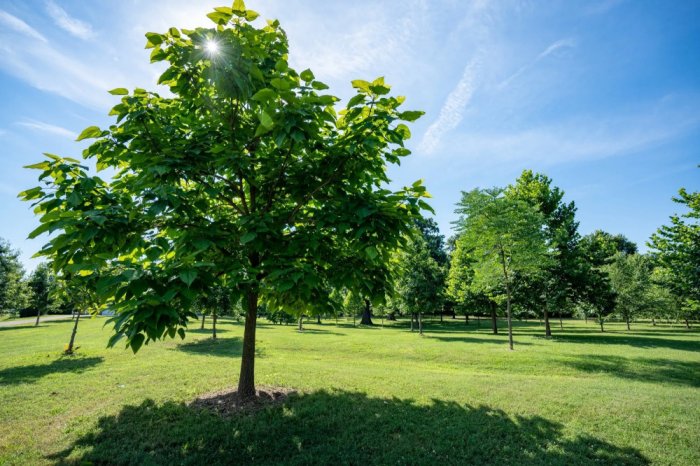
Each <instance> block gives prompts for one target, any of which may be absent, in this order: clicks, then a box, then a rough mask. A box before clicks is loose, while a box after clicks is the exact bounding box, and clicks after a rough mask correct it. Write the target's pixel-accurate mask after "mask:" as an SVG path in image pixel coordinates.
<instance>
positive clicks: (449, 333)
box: [0, 318, 700, 465]
mask: <svg viewBox="0 0 700 466" xmlns="http://www.w3.org/2000/svg"><path fill="white" fill-rule="evenodd" d="M377 322H379V319H377ZM103 323H104V320H103V319H101V318H96V319H92V320H90V319H88V320H85V321H81V324H80V325H81V327H80V330H79V333H78V341H77V344H78V345H79V346H80V347H81V348H80V350H79V351H78V355H77V356H74V357H62V356H61V354H60V353H61V350H62V348H63V344H64V343H65V342H67V340H68V338H69V336H70V330H71V325H72V323H71V322H70V321H68V322H56V323H51V325H46V326H42V327H39V328H25V327H19V328H14V329H12V330H6V331H4V332H2V334H0V399H2V403H0V464H56V463H59V464H62V463H65V464H82V463H86V464H90V463H92V464H207V463H209V464H241V463H243V464H246V463H255V464H312V463H314V464H318V463H326V464H328V463H331V464H435V463H442V464H593V463H595V464H648V463H651V464H687V465H694V464H700V446H699V443H698V438H700V403H698V400H700V333H699V332H698V331H697V330H695V329H693V330H690V331H688V330H685V329H683V328H682V327H671V326H664V327H652V326H651V325H646V324H636V325H634V327H633V330H632V332H627V331H626V330H625V329H624V324H621V323H620V324H617V323H610V324H608V325H607V326H606V333H605V334H601V333H600V332H599V331H598V330H597V327H596V325H595V324H594V323H592V322H591V323H589V324H588V325H586V324H584V323H583V322H577V321H564V330H563V331H562V330H560V329H559V325H558V322H557V325H556V326H553V332H554V338H552V339H545V338H543V327H542V326H541V325H540V323H539V322H536V321H535V322H532V321H531V322H516V323H515V348H516V351H514V352H509V351H508V350H507V344H506V341H507V335H506V333H505V323H504V322H499V330H500V332H501V333H499V334H498V335H493V334H491V331H490V322H488V321H486V320H482V321H481V325H480V327H477V325H476V322H475V321H474V320H472V321H470V324H469V325H465V323H464V320H452V319H445V321H444V322H443V323H440V322H439V321H438V320H437V319H425V322H424V326H425V336H424V337H420V336H419V335H418V334H417V332H415V333H411V332H410V330H409V323H408V321H406V320H400V321H398V322H388V321H385V326H384V327H382V326H380V325H377V326H375V327H371V328H370V327H353V325H352V320H351V319H348V320H342V319H341V320H340V322H339V325H335V323H334V321H333V320H328V321H325V322H324V323H323V324H322V325H317V324H315V323H314V322H312V320H311V319H310V320H309V321H308V322H305V323H304V328H305V331H304V332H301V333H300V332H297V330H296V326H294V325H289V326H280V325H271V324H268V323H266V322H265V321H264V320H263V321H262V322H261V325H259V327H258V331H257V334H258V345H257V356H258V358H257V360H256V370H257V382H258V383H259V384H264V385H269V386H281V387H290V388H295V389H297V390H299V393H298V394H297V395H295V396H292V397H291V398H289V399H288V400H286V401H285V403H284V405H282V406H274V407H270V408H267V409H264V410H262V411H260V412H258V413H256V414H254V415H250V414H241V415H236V416H233V417H232V418H229V419H222V418H219V417H217V416H214V415H212V414H210V413H208V412H201V411H199V410H197V409H194V408H192V407H190V402H191V401H192V400H193V399H195V398H196V397H198V396H200V395H202V394H205V393H210V392H216V391H219V390H223V389H227V388H230V387H235V384H236V382H237V375H238V369H239V363H240V354H241V350H242V341H241V336H242V331H243V326H242V324H240V323H236V322H234V321H232V320H229V319H222V320H220V322H219V325H218V328H219V333H220V337H219V338H218V339H217V340H216V341H214V340H212V339H211V338H210V325H209V323H207V326H206V328H205V329H204V330H199V322H192V324H191V325H192V327H193V331H191V332H189V333H188V335H187V337H186V339H185V340H184V341H181V340H180V339H179V338H178V339H176V340H168V341H165V342H159V343H155V344H154V343H151V344H150V345H148V346H144V347H143V348H142V350H141V351H140V352H139V354H137V355H133V354H132V353H131V351H128V350H124V349H123V348H122V347H118V348H112V349H107V348H106V342H107V339H108V337H109V336H110V329H109V328H108V327H107V328H103V327H102V326H103ZM657 330H658V332H657Z"/></svg>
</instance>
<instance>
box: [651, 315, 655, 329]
mask: <svg viewBox="0 0 700 466" xmlns="http://www.w3.org/2000/svg"><path fill="white" fill-rule="evenodd" d="M651 325H652V327H656V319H655V318H653V317H652V318H651Z"/></svg>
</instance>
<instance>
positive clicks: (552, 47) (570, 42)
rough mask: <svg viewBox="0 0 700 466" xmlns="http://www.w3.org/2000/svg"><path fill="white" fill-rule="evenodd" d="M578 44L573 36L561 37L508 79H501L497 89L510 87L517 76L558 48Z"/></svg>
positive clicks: (571, 46)
mask: <svg viewBox="0 0 700 466" xmlns="http://www.w3.org/2000/svg"><path fill="white" fill-rule="evenodd" d="M575 46H576V41H575V40H574V39H573V38H566V39H561V40H558V41H556V42H552V43H551V44H549V46H547V48H545V49H544V50H543V51H542V52H540V53H539V54H538V55H537V56H536V57H535V58H534V59H532V60H531V61H530V62H529V63H527V64H525V65H523V66H521V67H520V68H518V70H517V71H516V72H515V73H513V74H511V75H510V76H508V77H507V78H506V79H504V80H503V81H501V82H500V83H498V84H497V85H496V89H499V90H502V89H504V88H506V87H508V86H509V85H510V84H511V83H512V82H513V81H515V80H516V79H517V78H519V77H520V76H522V75H523V74H524V73H525V72H527V71H528V70H530V69H531V68H532V67H534V66H535V65H536V64H537V63H539V62H540V61H541V60H544V59H545V58H547V57H548V56H550V55H552V54H553V53H555V52H556V51H558V50H561V49H567V48H573V47H575Z"/></svg>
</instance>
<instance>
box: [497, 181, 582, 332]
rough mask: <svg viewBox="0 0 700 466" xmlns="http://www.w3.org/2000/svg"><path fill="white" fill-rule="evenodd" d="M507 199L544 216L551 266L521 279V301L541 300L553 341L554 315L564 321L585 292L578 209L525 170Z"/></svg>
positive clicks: (548, 330) (548, 185) (556, 189)
mask: <svg viewBox="0 0 700 466" xmlns="http://www.w3.org/2000/svg"><path fill="white" fill-rule="evenodd" d="M506 193H507V195H509V196H512V197H513V198H515V199H519V200H522V201H524V202H526V203H528V204H529V205H531V206H532V207H534V208H535V209H537V211H538V212H540V213H541V214H542V217H543V219H544V225H543V227H544V233H545V239H546V241H547V247H548V253H549V257H550V262H549V266H547V267H545V268H543V269H542V270H541V271H540V273H537V274H529V275H528V276H524V277H520V278H521V280H520V281H521V282H523V283H520V285H521V286H519V289H520V290H521V293H520V294H525V295H526V296H522V297H521V299H522V300H524V301H526V302H529V304H530V305H531V306H532V305H533V304H535V303H536V302H537V301H538V300H539V301H540V303H539V304H540V306H541V309H542V315H543V317H544V324H545V336H546V337H551V335H552V331H551V326H550V322H549V318H550V314H551V311H556V312H558V313H559V316H560V317H561V315H562V313H563V312H564V309H565V308H567V307H570V306H571V305H572V304H573V303H574V302H576V301H577V300H579V299H580V297H581V296H582V294H583V289H584V279H583V276H582V275H583V266H582V264H581V262H582V258H581V254H580V250H579V247H578V242H579V240H580V236H579V233H578V222H577V221H576V218H575V216H576V205H575V204H574V202H573V201H571V202H568V203H566V202H564V200H563V199H564V191H562V190H561V189H559V188H558V187H556V186H552V180H551V179H550V178H549V177H547V176H546V175H543V174H541V173H534V172H532V171H531V170H525V171H523V173H522V174H521V175H520V177H519V178H518V179H517V180H516V182H515V183H514V184H513V185H510V186H508V188H507V190H506Z"/></svg>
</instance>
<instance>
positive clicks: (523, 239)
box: [456, 188, 549, 350]
mask: <svg viewBox="0 0 700 466" xmlns="http://www.w3.org/2000/svg"><path fill="white" fill-rule="evenodd" d="M456 212H457V213H458V214H459V215H460V216H461V217H460V219H459V221H458V223H457V225H458V228H459V231H460V233H461V236H460V238H459V240H458V241H463V242H464V243H465V244H466V245H468V248H469V249H472V250H473V251H474V252H473V257H474V258H475V260H476V262H475V267H474V271H475V274H474V280H475V281H476V282H482V283H494V282H496V283H499V284H501V285H502V286H503V288H504V290H505V302H506V317H507V320H508V346H509V348H510V349H511V350H512V349H513V324H512V315H511V314H512V313H511V305H512V298H513V296H512V287H513V278H514V275H515V274H516V273H528V272H535V271H538V270H540V269H541V268H543V267H545V266H546V265H548V264H549V262H548V258H547V246H546V243H545V236H544V232H543V228H542V225H543V223H544V220H543V218H542V214H540V213H539V212H538V211H537V210H536V209H535V208H533V207H532V206H531V205H529V204H528V203H526V202H523V201H520V200H518V199H513V198H512V197H509V196H505V195H504V191H503V189H500V188H492V189H484V190H480V189H475V190H472V191H469V192H463V193H462V200H461V202H460V203H459V204H458V208H457V210H456Z"/></svg>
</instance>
